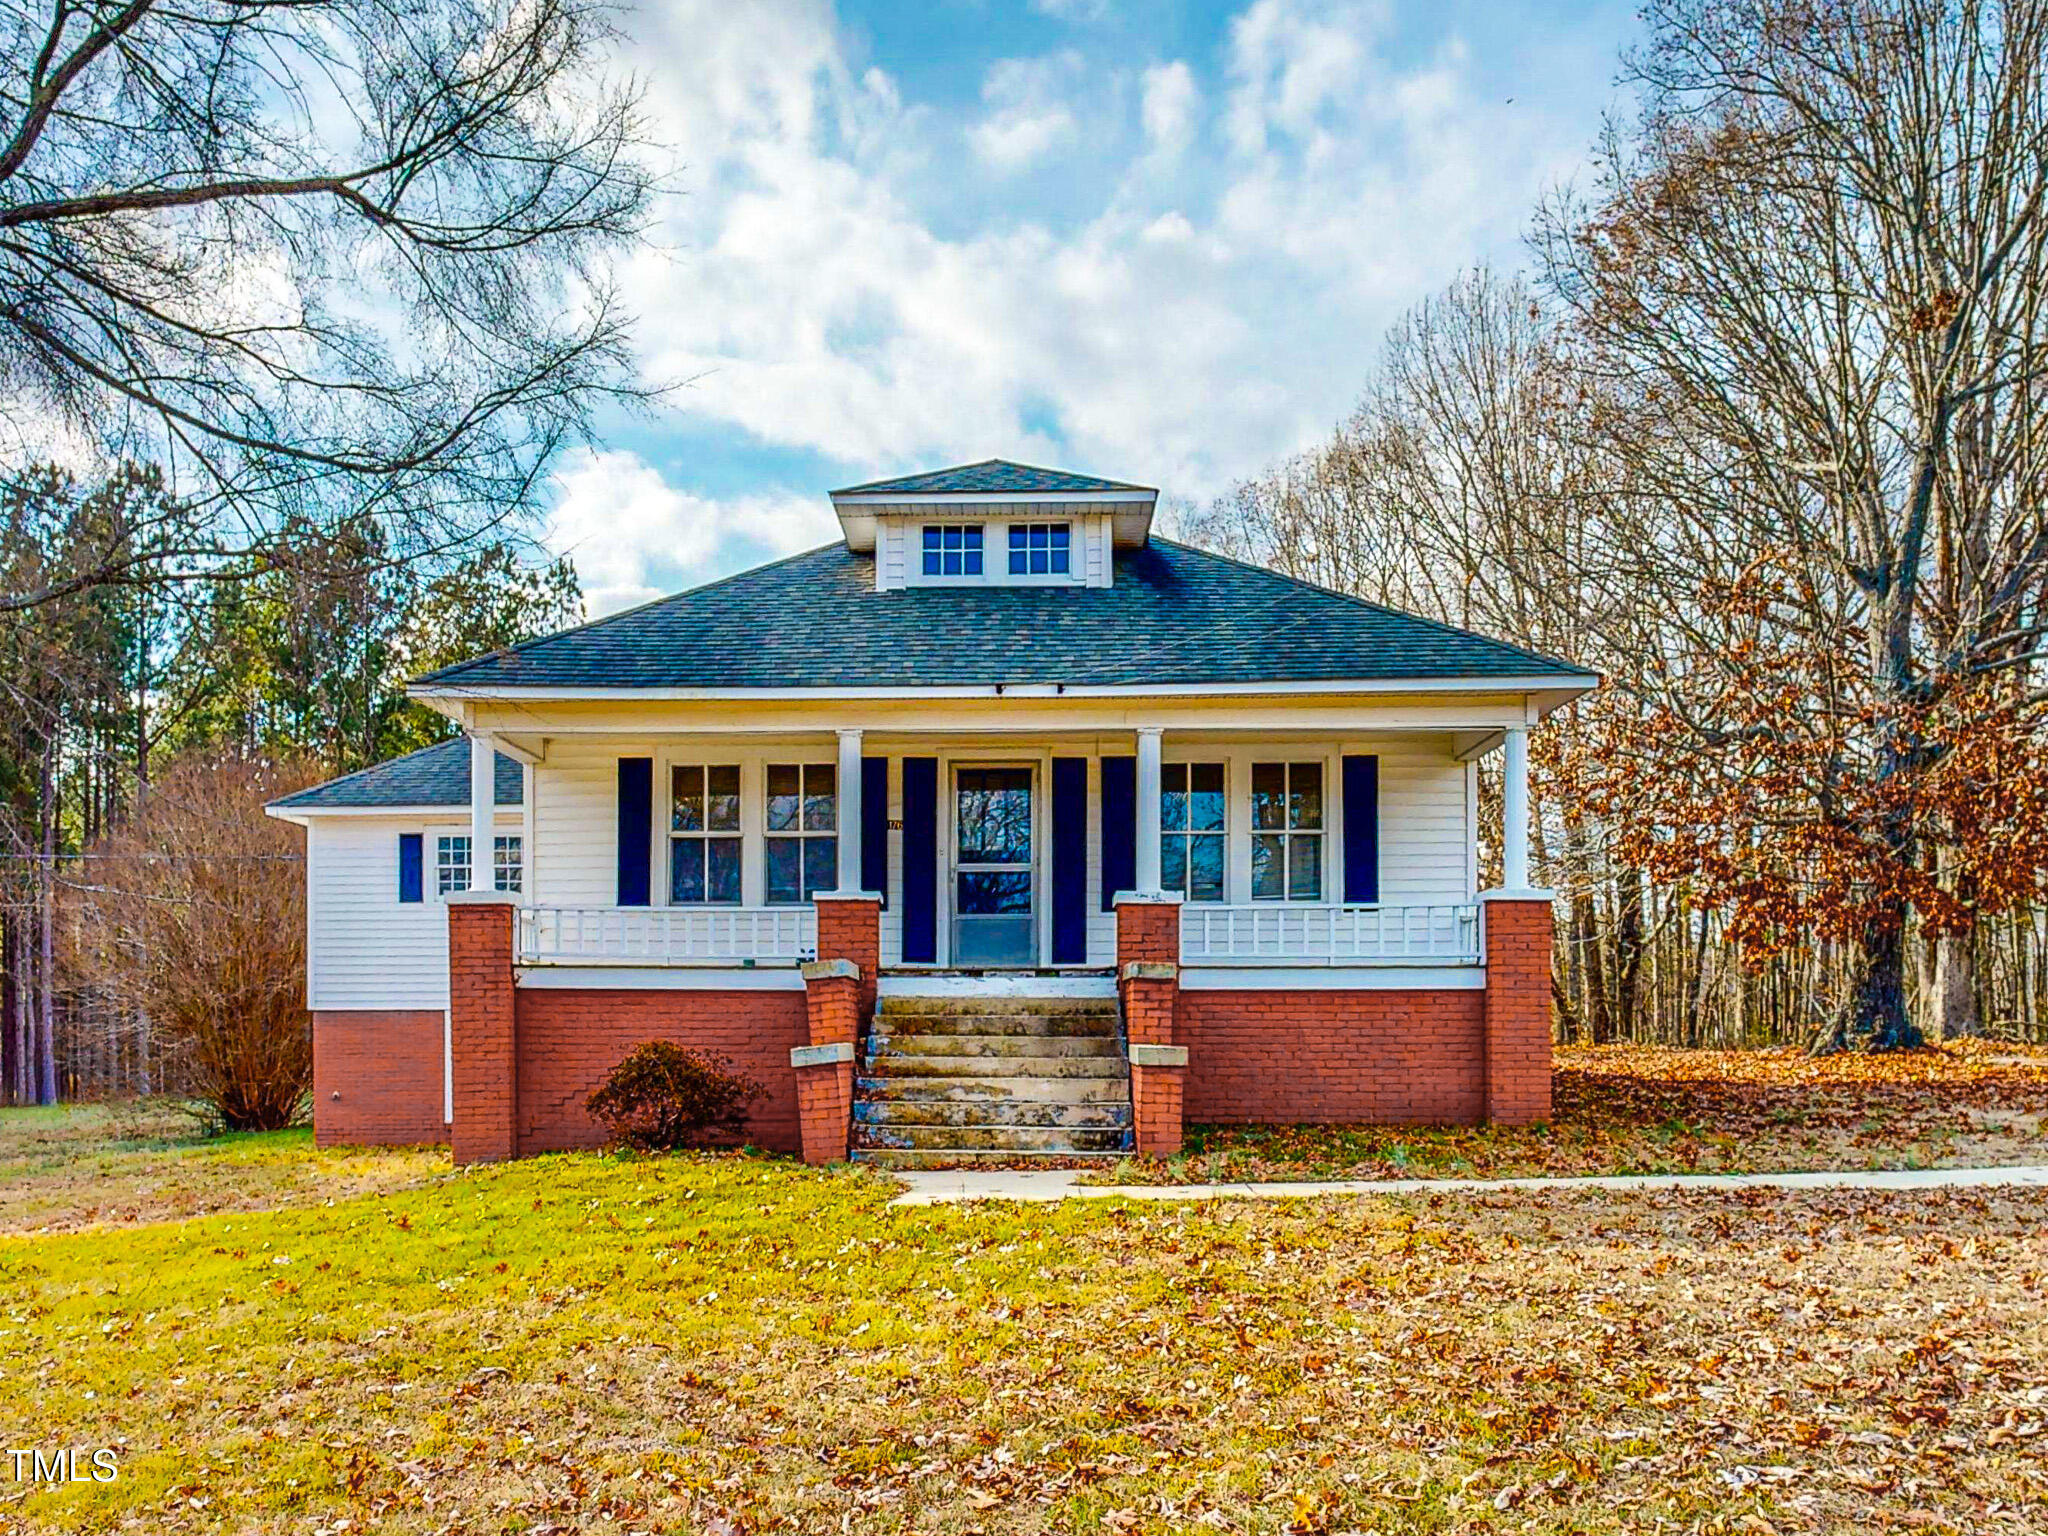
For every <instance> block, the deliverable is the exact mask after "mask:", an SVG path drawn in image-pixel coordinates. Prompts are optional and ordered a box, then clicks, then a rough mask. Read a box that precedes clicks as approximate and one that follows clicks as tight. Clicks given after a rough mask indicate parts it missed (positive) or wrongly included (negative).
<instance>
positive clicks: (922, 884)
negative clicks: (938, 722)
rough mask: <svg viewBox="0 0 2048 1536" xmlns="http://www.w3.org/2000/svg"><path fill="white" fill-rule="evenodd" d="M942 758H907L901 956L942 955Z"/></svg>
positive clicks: (920, 958) (912, 960) (910, 959)
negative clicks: (940, 760) (940, 943)
mask: <svg viewBox="0 0 2048 1536" xmlns="http://www.w3.org/2000/svg"><path fill="white" fill-rule="evenodd" d="M938 898H939V760H938V759H937V758H936V757H906V758H905V759H903V959H904V961H905V962H906V963H909V964H915V963H917V962H919V961H932V960H936V959H938V958H939V901H938Z"/></svg>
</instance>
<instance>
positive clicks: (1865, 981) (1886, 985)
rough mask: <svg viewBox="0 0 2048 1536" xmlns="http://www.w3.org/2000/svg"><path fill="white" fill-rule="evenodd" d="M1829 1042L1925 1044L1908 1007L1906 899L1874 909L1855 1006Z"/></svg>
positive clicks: (1870, 1047)
mask: <svg viewBox="0 0 2048 1536" xmlns="http://www.w3.org/2000/svg"><path fill="white" fill-rule="evenodd" d="M1830 1033H1831V1034H1832V1035H1833V1036H1834V1037H1835V1038H1833V1039H1832V1040H1829V1039H1823V1041H1822V1042H1820V1044H1821V1045H1822V1047H1823V1048H1833V1049H1852V1048H1861V1049H1863V1050H1866V1051H1910V1050H1915V1049H1917V1048H1919V1047H1920V1046H1922V1045H1925V1044H1926V1043H1927V1042H1926V1038H1925V1037H1924V1036H1923V1035H1922V1034H1921V1033H1920V1029H1919V1026H1917V1025H1916V1024H1914V1022H1913V1020H1912V1018H1911V1017H1910V1016H1909V1015H1908V1014H1907V1012H1906V913H1905V909H1904V907H1903V905H1896V906H1894V907H1893V908H1892V909H1891V910H1890V911H1888V912H1886V911H1879V912H1876V913H1873V914H1872V916H1871V918H1870V921H1869V922H1867V923H1866V924H1865V925H1864V928H1863V953H1862V957H1861V963H1860V964H1859V965H1858V967H1857V972H1856V987H1855V991H1854V992H1853V993H1852V994H1851V996H1850V1000H1849V1012H1848V1015H1847V1017H1846V1018H1844V1019H1843V1020H1842V1022H1841V1024H1839V1025H1838V1026H1837V1027H1836V1029H1835V1030H1833V1031H1831V1032H1830Z"/></svg>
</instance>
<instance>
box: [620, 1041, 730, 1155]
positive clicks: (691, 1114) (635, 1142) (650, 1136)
mask: <svg viewBox="0 0 2048 1536" xmlns="http://www.w3.org/2000/svg"><path fill="white" fill-rule="evenodd" d="M767 1094H768V1090H767V1089H766V1088H764V1087H762V1086H761V1085H760V1084H759V1083H757V1082H755V1081H754V1079H752V1078H751V1077H748V1076H746V1075H745V1074H743V1073H740V1072H736V1071H734V1070H733V1065H732V1061H731V1059H730V1058H728V1057H724V1056H711V1055H707V1054H706V1053H704V1052H702V1051H689V1050H685V1049H683V1047H681V1046H679V1045H672V1044H670V1043H669V1042H668V1041H666V1040H650V1041H648V1042H647V1043H646V1044H645V1045H640V1046H635V1047H634V1048H633V1050H632V1052H631V1053H630V1054H628V1055H627V1057H626V1059H625V1060H624V1061H622V1062H620V1063H619V1064H618V1065H617V1066H616V1067H613V1068H612V1070H611V1075H610V1076H608V1077H607V1078H605V1080H604V1086H602V1087H601V1088H599V1089H598V1090H597V1092H595V1093H593V1094H592V1095H591V1096H590V1097H589V1099H587V1100H586V1101H585V1105H586V1107H587V1108H588V1109H589V1110H590V1112H591V1114H593V1115H595V1116H596V1117H597V1118H598V1119H599V1120H600V1121H602V1122H603V1123H604V1126H605V1129H606V1130H608V1131H610V1132H611V1135H612V1139H613V1140H614V1141H619V1142H623V1143H624V1144H625V1145H627V1146H629V1147H638V1148H640V1149H641V1150H642V1151H646V1152H658V1151H672V1150H674V1149H675V1148H677V1147H686V1146H689V1145H691V1144H692V1143H693V1142H695V1141H697V1140H698V1139H699V1138H701V1137H703V1136H704V1135H705V1134H706V1133H707V1132H711V1131H718V1132H721V1133H723V1134H724V1135H727V1136H735V1137H736V1136H738V1135H739V1134H740V1133H741V1131H742V1130H743V1129H744V1128H745V1126H746V1123H747V1105H748V1104H750V1103H751V1102H752V1101H753V1100H755V1099H760V1098H766V1097H767Z"/></svg>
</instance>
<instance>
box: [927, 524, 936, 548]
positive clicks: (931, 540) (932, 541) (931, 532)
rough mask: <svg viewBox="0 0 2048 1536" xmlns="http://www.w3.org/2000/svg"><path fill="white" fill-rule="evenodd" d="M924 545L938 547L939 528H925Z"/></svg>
mask: <svg viewBox="0 0 2048 1536" xmlns="http://www.w3.org/2000/svg"><path fill="white" fill-rule="evenodd" d="M924 547H925V548H926V549H937V548H938V547H939V530H938V529H937V528H931V527H928V528H926V529H925V531H924Z"/></svg>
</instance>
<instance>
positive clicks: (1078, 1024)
mask: <svg viewBox="0 0 2048 1536" xmlns="http://www.w3.org/2000/svg"><path fill="white" fill-rule="evenodd" d="M873 1033H875V1034H877V1035H889V1036H893V1037H898V1038H902V1039H909V1038H910V1037H911V1036H913V1035H1030V1036H1034V1037H1043V1036H1049V1035H1082V1036H1101V1037H1102V1038H1104V1039H1110V1040H1113V1039H1115V1038H1116V1014H1115V1012H1114V1011H1112V1012H1109V1013H877V1014H876V1015H875V1019H874V1029H873Z"/></svg>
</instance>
